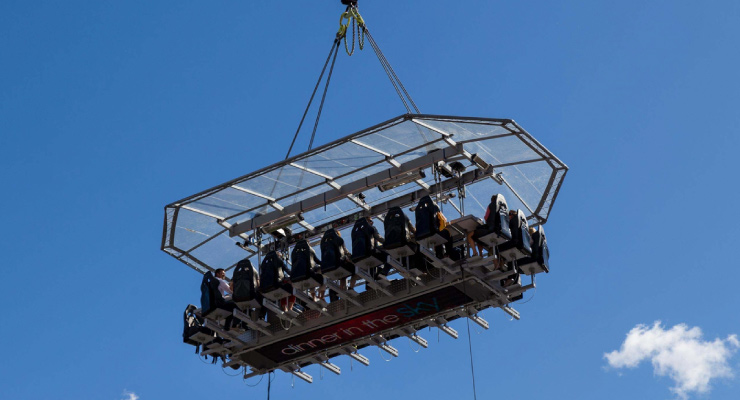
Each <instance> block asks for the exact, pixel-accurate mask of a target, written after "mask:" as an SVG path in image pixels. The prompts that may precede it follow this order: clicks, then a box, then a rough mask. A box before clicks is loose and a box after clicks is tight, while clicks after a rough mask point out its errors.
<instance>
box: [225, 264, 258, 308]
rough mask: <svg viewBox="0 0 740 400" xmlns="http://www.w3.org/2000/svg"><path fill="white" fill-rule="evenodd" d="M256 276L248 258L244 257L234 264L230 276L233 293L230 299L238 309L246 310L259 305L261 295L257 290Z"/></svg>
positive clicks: (255, 271)
mask: <svg viewBox="0 0 740 400" xmlns="http://www.w3.org/2000/svg"><path fill="white" fill-rule="evenodd" d="M257 278H258V275H257V270H256V269H255V268H254V265H252V262H251V261H250V260H249V259H246V258H245V259H243V260H241V261H239V262H238V263H237V264H236V268H235V269H234V275H233V277H232V282H233V284H234V293H233V294H232V295H231V299H232V300H233V301H234V303H236V305H237V306H238V307H239V308H240V309H242V310H246V309H248V308H258V307H260V306H261V297H262V296H261V295H260V293H259V292H258V291H257V289H258V288H257V282H258V280H257Z"/></svg>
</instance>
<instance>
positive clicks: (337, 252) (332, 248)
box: [321, 228, 344, 269]
mask: <svg viewBox="0 0 740 400" xmlns="http://www.w3.org/2000/svg"><path fill="white" fill-rule="evenodd" d="M343 244H344V239H342V238H341V237H340V236H339V235H337V231H336V230H334V229H333V228H332V229H329V230H328V231H326V232H324V236H322V237H321V268H322V269H329V268H332V267H336V266H338V265H339V262H340V259H341V257H342V245H343Z"/></svg>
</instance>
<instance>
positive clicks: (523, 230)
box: [509, 210, 532, 253]
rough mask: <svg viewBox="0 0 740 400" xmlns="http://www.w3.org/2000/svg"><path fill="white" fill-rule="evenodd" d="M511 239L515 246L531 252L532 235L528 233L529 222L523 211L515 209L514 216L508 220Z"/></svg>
mask: <svg viewBox="0 0 740 400" xmlns="http://www.w3.org/2000/svg"><path fill="white" fill-rule="evenodd" d="M509 229H511V236H512V240H513V241H514V243H515V244H516V246H517V247H519V248H521V249H526V250H527V251H528V252H530V253H531V252H532V237H531V236H530V234H529V224H528V223H527V216H526V215H524V211H522V210H516V216H515V217H514V218H512V219H511V221H509Z"/></svg>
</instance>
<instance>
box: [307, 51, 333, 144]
mask: <svg viewBox="0 0 740 400" xmlns="http://www.w3.org/2000/svg"><path fill="white" fill-rule="evenodd" d="M337 54H339V42H337V45H336V46H334V58H332V60H331V67H330V68H329V74H327V75H326V85H324V93H323V94H322V95H321V103H320V104H319V111H318V113H317V114H316V122H314V124H313V132H311V141H310V142H309V143H308V149H309V150H311V147H313V139H314V138H315V137H316V129H317V128H318V127H319V119H320V118H321V111H322V110H323V109H324V100H326V92H327V91H328V90H329V82H331V75H332V73H333V72H334V63H336V61H337Z"/></svg>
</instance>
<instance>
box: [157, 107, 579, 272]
mask: <svg viewBox="0 0 740 400" xmlns="http://www.w3.org/2000/svg"><path fill="white" fill-rule="evenodd" d="M452 160H463V161H468V162H469V163H467V164H468V165H466V170H467V172H466V173H464V174H461V175H460V176H457V177H453V178H450V179H447V180H446V181H444V182H439V181H434V178H433V177H432V175H433V174H428V176H427V177H426V178H424V179H422V178H419V177H417V179H412V180H409V181H408V182H404V184H403V185H400V186H398V187H395V188H393V189H390V190H379V189H378V188H379V187H380V186H382V185H384V184H386V183H389V182H394V181H398V180H402V179H404V177H406V176H408V175H409V174H413V173H416V172H418V171H420V170H424V169H427V168H429V167H431V166H433V165H436V164H437V163H440V162H452ZM472 171H476V172H475V174H474V176H473V175H471V174H470V173H471V172H472ZM567 171H568V167H567V166H566V165H565V164H564V163H563V162H561V161H560V160H559V159H558V158H557V157H556V156H555V155H554V154H552V153H551V152H550V151H549V150H548V149H547V148H545V147H544V146H543V145H542V144H540V143H539V142H538V141H537V140H536V139H535V138H534V137H532V136H531V135H530V134H529V133H528V132H527V131H525V130H524V129H523V128H521V127H520V126H519V125H518V124H517V123H516V122H514V121H513V120H510V119H494V118H476V117H457V116H441V115H428V114H405V115H401V116H398V117H396V118H392V119H390V120H388V121H385V122H383V123H380V124H378V125H375V126H373V127H370V128H368V129H365V130H362V131H359V132H357V133H354V134H351V135H349V136H345V137H343V138H341V139H338V140H335V141H333V142H331V143H328V144H326V145H323V146H321V147H317V148H314V149H312V150H309V151H307V152H305V153H302V154H299V155H296V156H294V157H291V158H288V159H286V160H284V161H281V162H278V163H275V164H273V165H270V166H268V167H265V168H262V169H260V170H257V171H255V172H252V173H250V174H247V175H243V176H241V177H239V178H236V179H234V180H231V181H228V182H226V183H223V184H221V185H218V186H215V187H213V188H210V189H207V190H204V191H202V192H199V193H196V194H194V195H191V196H188V197H186V198H183V199H181V200H178V201H176V202H174V203H171V204H168V205H167V206H165V220H164V227H163V237H162V245H161V248H162V250H164V251H165V252H167V253H168V254H170V255H172V256H173V257H175V258H176V259H178V260H179V261H181V262H183V263H185V264H186V265H188V266H189V267H191V268H193V269H194V270H196V271H198V272H201V273H204V272H206V271H209V270H210V271H212V270H215V269H217V268H224V269H229V268H230V267H233V265H235V264H236V263H237V262H238V261H239V260H240V259H242V258H244V257H248V256H252V255H254V254H256V253H257V251H256V250H257V249H258V248H257V247H256V246H252V245H251V244H250V240H251V238H253V237H254V235H255V233H256V230H257V229H259V228H261V227H264V226H265V225H269V224H271V223H273V222H275V221H278V220H281V219H282V220H285V219H286V218H288V217H292V216H296V215H298V214H300V216H301V217H302V219H301V221H300V222H297V223H296V224H294V225H293V226H292V228H293V231H294V232H301V231H305V232H307V234H310V229H311V228H312V227H314V226H319V225H322V224H325V223H327V222H329V221H331V220H333V219H336V218H339V217H342V216H346V215H350V214H353V213H356V212H358V211H362V210H365V211H366V212H369V213H371V214H372V215H373V216H379V215H382V213H384V212H385V211H386V210H387V208H388V207H390V206H393V205H397V206H405V205H408V204H410V202H413V201H416V200H418V198H419V197H420V196H422V195H424V194H425V193H427V194H428V193H431V194H435V193H440V194H441V193H442V192H449V191H452V190H455V189H456V187H458V186H457V185H456V183H458V182H459V183H460V184H461V185H464V186H465V188H466V193H468V194H469V196H473V200H474V202H473V203H472V204H471V202H468V204H469V207H466V212H468V213H475V214H477V213H480V216H482V214H483V213H484V212H485V207H486V206H487V204H488V201H487V198H488V197H490V195H492V194H495V193H503V194H504V195H505V196H506V198H507V200H508V202H509V206H510V208H520V209H522V210H524V211H525V214H526V215H527V218H528V220H529V222H530V225H539V224H544V223H545V222H546V221H547V219H548V217H549V214H550V211H551V209H552V206H553V204H554V202H555V199H556V198H557V195H558V192H559V190H560V188H561V186H562V183H563V179H564V177H565V175H566V173H567ZM465 174H467V175H466V176H467V179H462V176H463V175H465ZM483 178H491V179H483ZM461 179H462V180H461ZM435 185H437V187H436V188H435ZM491 185H493V186H491ZM479 188H480V189H479ZM476 192H477V194H478V197H481V199H480V200H479V199H478V197H475V193H476ZM489 192H490V193H489ZM360 194H363V195H364V196H360ZM362 197H364V200H363V198H362ZM307 236H310V235H307ZM242 243H246V245H243V244H242ZM234 244H238V245H239V246H235V245H234Z"/></svg>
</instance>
